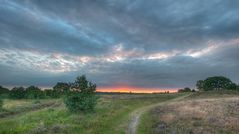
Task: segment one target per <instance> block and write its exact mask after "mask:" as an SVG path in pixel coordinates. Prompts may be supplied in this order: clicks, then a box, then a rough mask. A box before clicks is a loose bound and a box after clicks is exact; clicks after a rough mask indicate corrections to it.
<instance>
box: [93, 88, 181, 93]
mask: <svg viewBox="0 0 239 134" xmlns="http://www.w3.org/2000/svg"><path fill="white" fill-rule="evenodd" d="M96 91H97V92H122V93H164V92H169V93H175V92H177V91H178V90H177V89H167V88H141V87H99V88H97V90H96Z"/></svg>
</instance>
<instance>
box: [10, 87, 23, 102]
mask: <svg viewBox="0 0 239 134" xmlns="http://www.w3.org/2000/svg"><path fill="white" fill-rule="evenodd" d="M9 96H10V98H13V99H23V98H24V97H25V89H24V88H23V87H14V88H13V89H12V90H11V91H10V94H9Z"/></svg>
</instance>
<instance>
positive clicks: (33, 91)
mask: <svg viewBox="0 0 239 134" xmlns="http://www.w3.org/2000/svg"><path fill="white" fill-rule="evenodd" d="M25 97H26V98H28V99H40V98H43V93H42V91H41V89H40V88H38V87H36V86H29V87H28V88H26V96H25Z"/></svg>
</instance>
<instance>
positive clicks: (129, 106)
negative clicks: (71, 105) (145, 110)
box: [0, 93, 185, 134]
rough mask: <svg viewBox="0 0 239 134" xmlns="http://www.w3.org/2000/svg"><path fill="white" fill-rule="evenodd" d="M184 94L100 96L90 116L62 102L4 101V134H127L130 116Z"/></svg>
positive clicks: (1, 114) (0, 125) (1, 129)
mask: <svg viewBox="0 0 239 134" xmlns="http://www.w3.org/2000/svg"><path fill="white" fill-rule="evenodd" d="M183 95H185V94H177V93H175V94H106V95H99V97H100V99H99V100H98V103H97V106H96V108H95V110H94V111H93V112H90V113H75V114H74V113H70V112H69V111H68V110H67V108H66V107H65V105H64V103H63V99H64V98H61V99H39V100H31V99H21V100H9V99H5V100H4V105H3V110H2V111H1V112H0V133H1V134H23V133H24V134H25V133H28V134H38V133H44V134H53V133H58V134H79V133H80V134H112V133H116V134H124V133H127V130H128V123H129V122H130V120H131V113H132V112H133V111H134V110H136V109H138V108H141V107H144V106H148V105H151V104H155V103H159V102H164V101H168V100H171V99H174V98H177V97H179V96H183Z"/></svg>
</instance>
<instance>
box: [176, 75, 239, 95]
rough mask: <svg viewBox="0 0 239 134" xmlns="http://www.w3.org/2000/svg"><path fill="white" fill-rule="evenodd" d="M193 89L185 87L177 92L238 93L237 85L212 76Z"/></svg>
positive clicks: (200, 81)
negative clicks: (234, 91) (221, 91)
mask: <svg viewBox="0 0 239 134" xmlns="http://www.w3.org/2000/svg"><path fill="white" fill-rule="evenodd" d="M196 88H197V90H195V89H190V88H189V87H185V88H184V89H179V90H178V92H195V91H212V90H215V91H219V90H237V91H239V85H237V84H236V83H233V82H232V81H231V80H230V79H229V78H226V77H224V76H214V77H208V78H206V79H205V80H199V81H197V83H196Z"/></svg>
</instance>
